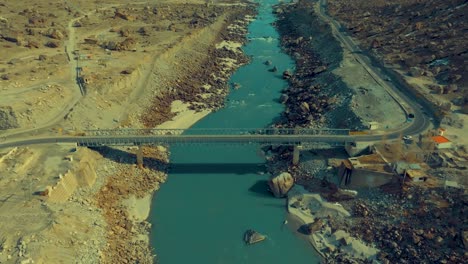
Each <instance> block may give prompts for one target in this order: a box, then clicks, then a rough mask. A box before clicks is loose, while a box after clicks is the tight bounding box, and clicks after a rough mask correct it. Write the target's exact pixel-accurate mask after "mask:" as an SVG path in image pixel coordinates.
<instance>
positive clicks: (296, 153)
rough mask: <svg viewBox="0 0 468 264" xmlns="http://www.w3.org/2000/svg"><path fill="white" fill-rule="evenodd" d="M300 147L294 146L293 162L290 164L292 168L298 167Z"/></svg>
mask: <svg viewBox="0 0 468 264" xmlns="http://www.w3.org/2000/svg"><path fill="white" fill-rule="evenodd" d="M301 150H302V146H301V145H294V150H293V160H292V164H293V165H294V166H297V165H299V156H300V154H301Z"/></svg>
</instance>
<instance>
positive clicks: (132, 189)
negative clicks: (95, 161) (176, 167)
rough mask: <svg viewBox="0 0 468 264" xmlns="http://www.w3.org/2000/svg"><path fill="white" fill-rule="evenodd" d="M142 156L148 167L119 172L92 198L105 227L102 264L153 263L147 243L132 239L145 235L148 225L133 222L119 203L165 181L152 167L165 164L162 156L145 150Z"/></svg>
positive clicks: (148, 191) (159, 153)
mask: <svg viewBox="0 0 468 264" xmlns="http://www.w3.org/2000/svg"><path fill="white" fill-rule="evenodd" d="M143 153H144V156H145V158H146V159H147V160H146V162H147V164H149V165H150V168H143V169H139V168H137V167H136V166H133V167H130V168H127V169H126V170H121V171H119V172H118V173H117V174H115V175H113V176H111V177H109V178H108V179H107V183H106V184H105V185H104V186H103V187H102V188H101V189H100V191H99V192H98V193H97V194H96V196H95V201H96V204H97V206H98V207H99V208H101V209H102V211H103V214H104V217H105V219H106V222H107V225H108V233H107V247H106V248H105V249H104V250H103V255H102V263H135V262H138V263H153V257H152V252H151V248H150V247H149V245H148V243H147V241H144V240H138V239H136V238H135V234H142V233H143V234H144V233H148V232H149V228H150V224H149V223H148V222H146V221H143V222H141V223H135V222H134V221H132V220H131V219H130V217H129V214H128V212H127V209H126V207H125V206H124V205H123V204H122V201H123V200H124V199H126V198H129V197H130V196H131V195H134V196H136V197H137V198H142V197H144V196H145V195H147V194H148V193H152V192H153V191H154V190H157V189H158V188H159V185H160V184H161V183H162V182H164V181H165V179H166V175H165V174H164V172H163V171H160V170H159V169H158V168H157V167H156V166H152V165H154V164H164V163H166V162H167V156H166V155H165V153H162V152H160V151H158V150H156V149H154V148H146V147H145V148H144V149H143ZM148 159H150V160H151V161H149V160H148ZM159 167H160V166H159Z"/></svg>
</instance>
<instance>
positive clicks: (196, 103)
mask: <svg viewBox="0 0 468 264" xmlns="http://www.w3.org/2000/svg"><path fill="white" fill-rule="evenodd" d="M226 8H230V9H231V11H230V12H229V13H228V14H227V16H226V17H225V18H224V22H223V24H222V26H221V27H222V28H220V29H217V30H218V31H219V32H220V34H218V35H216V36H215V37H214V38H215V40H214V41H213V42H211V43H201V44H200V45H207V46H206V49H207V51H204V52H206V55H204V56H198V54H193V55H190V54H185V55H188V56H193V58H192V60H190V58H189V60H188V61H185V63H184V64H178V63H177V64H178V65H177V67H175V66H174V69H173V70H174V72H177V73H178V74H177V77H176V78H173V79H172V80H168V82H167V83H166V84H165V86H166V87H167V88H168V89H167V90H165V91H163V92H162V93H160V94H158V95H156V96H155V98H154V99H153V100H152V102H151V103H150V105H149V106H148V107H147V110H146V112H145V113H144V114H142V115H141V118H140V119H141V122H142V123H143V124H144V125H145V126H146V127H150V128H152V127H155V126H157V125H159V124H162V123H163V122H165V121H167V120H170V119H171V118H173V117H174V116H175V113H172V112H171V104H172V102H173V101H176V100H180V101H182V102H183V103H187V104H189V109H190V110H195V111H197V112H199V111H203V110H209V111H214V110H217V109H219V108H221V107H223V106H224V98H225V97H226V95H227V94H228V92H229V85H228V83H227V81H228V79H229V76H230V75H231V74H232V73H233V72H234V71H235V70H236V69H237V68H239V67H240V66H242V65H243V64H246V63H248V61H249V58H248V57H246V56H245V55H244V54H243V52H242V50H241V49H240V47H241V46H242V45H243V44H244V43H245V42H246V41H247V39H246V36H245V35H246V33H247V26H248V24H249V22H250V21H251V20H252V19H253V18H254V15H255V14H256V10H255V5H254V4H251V3H249V4H244V5H233V6H230V7H226ZM204 30H210V29H209V28H208V29H204ZM198 33H199V34H204V33H206V34H212V33H211V32H198ZM196 34H197V33H194V34H193V37H196V36H195V35H196ZM191 37H192V36H191ZM194 44H195V45H196V43H194ZM183 49H184V47H175V48H174V51H172V50H169V51H168V53H175V54H177V53H180V52H182V51H181V50H183ZM188 53H190V52H188ZM172 55H173V54H169V55H166V56H167V57H170V56H172ZM174 56H176V57H178V56H177V55H174ZM184 60H187V58H185V59H184Z"/></svg>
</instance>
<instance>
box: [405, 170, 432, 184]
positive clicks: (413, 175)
mask: <svg viewBox="0 0 468 264" xmlns="http://www.w3.org/2000/svg"><path fill="white" fill-rule="evenodd" d="M406 176H407V178H408V179H410V180H411V181H414V182H421V181H426V180H427V178H428V176H427V174H426V173H425V172H424V171H423V170H411V169H409V170H407V171H406Z"/></svg>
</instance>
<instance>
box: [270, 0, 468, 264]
mask: <svg viewBox="0 0 468 264" xmlns="http://www.w3.org/2000/svg"><path fill="white" fill-rule="evenodd" d="M318 10H319V5H318V1H305V0H302V1H299V2H298V3H296V4H284V5H279V6H277V8H276V10H275V12H276V14H277V15H278V22H277V27H278V29H279V31H280V33H281V34H282V38H283V39H282V40H283V41H282V46H283V47H284V49H285V50H286V51H287V52H288V53H289V54H291V55H292V56H293V57H294V58H295V60H296V72H294V73H292V74H291V75H290V76H291V77H290V78H289V81H290V86H289V88H288V89H286V90H285V92H284V95H283V97H282V101H283V102H284V103H285V105H286V107H287V109H286V111H285V113H284V115H283V117H284V118H283V120H281V122H279V123H278V124H276V125H277V126H287V127H295V126H298V125H299V126H303V127H320V126H325V127H332V128H335V127H336V128H350V129H365V128H368V127H369V124H370V123H371V122H375V123H376V124H377V125H378V126H379V127H380V128H382V129H392V128H395V127H398V126H401V125H402V124H403V123H402V122H404V120H403V118H402V117H403V115H402V110H403V109H402V107H401V105H399V104H397V103H396V102H395V101H394V100H392V99H390V98H389V97H388V96H389V94H386V93H382V91H383V89H380V88H379V87H377V89H376V88H375V87H371V86H373V85H375V86H378V82H374V81H372V80H371V78H370V77H372V74H371V75H369V72H367V69H365V66H364V65H361V66H360V65H359V64H358V63H356V61H354V62H353V56H354V55H353V53H352V52H349V50H346V47H345V45H344V44H343V45H342V44H340V43H339V42H338V41H337V40H336V39H334V37H333V34H336V32H334V31H333V32H332V30H331V28H330V27H329V26H328V25H327V24H325V23H323V22H322V21H321V20H320V19H318V17H317V15H316V14H317V13H316V12H318ZM332 33H333V34H332ZM359 67H360V68H359ZM366 72H367V73H366ZM379 89H380V90H379ZM332 98H334V100H330V99H332ZM312 112H313V113H312ZM403 112H404V111H403ZM391 115H394V116H391ZM391 122H393V125H392V124H390V123H391ZM269 151H271V154H272V155H271V156H270V160H269V170H270V171H271V172H272V174H276V173H277V172H278V171H280V172H283V171H288V172H290V173H291V174H292V175H293V176H294V177H295V180H296V184H299V185H302V186H304V187H305V188H306V189H307V190H308V191H310V192H313V193H317V194H320V195H321V197H323V198H325V199H327V200H329V201H333V202H340V204H342V205H343V208H345V209H346V210H347V211H348V212H351V216H350V217H346V218H341V219H338V220H337V219H335V218H332V219H329V218H327V217H317V218H319V219H312V218H311V217H312V215H314V216H315V214H313V213H312V214H311V211H313V208H314V205H311V204H310V200H308V198H307V197H301V199H302V200H307V203H304V204H302V205H301V204H298V206H299V207H298V208H301V209H299V210H290V212H291V213H292V214H294V215H295V216H302V218H303V223H304V224H307V227H308V228H310V230H309V231H311V233H313V234H314V236H315V238H316V240H315V239H314V241H313V243H311V244H312V245H313V246H314V248H315V249H316V250H317V251H320V252H322V253H324V256H325V258H326V261H327V262H328V263H355V261H354V260H353V259H359V256H357V258H356V256H355V255H353V250H354V249H353V248H350V247H348V245H354V243H358V244H367V245H374V247H375V248H378V249H379V250H380V251H379V252H378V253H377V252H375V251H372V254H371V255H367V256H368V260H369V261H370V260H371V259H377V260H378V261H380V262H382V263H393V262H402V261H405V263H419V262H424V261H425V262H428V261H429V262H430V261H434V260H440V262H441V263H451V262H453V263H458V262H459V261H461V259H462V258H463V256H464V255H463V248H464V244H463V243H462V241H467V240H466V234H465V233H464V226H465V225H466V223H465V222H466V221H464V220H462V219H463V217H461V215H462V214H463V204H464V203H465V200H466V195H462V194H461V193H462V192H463V191H460V190H446V189H442V188H436V187H427V186H421V185H418V184H417V183H413V182H412V183H404V184H401V183H400V182H397V181H395V182H391V183H389V184H386V185H384V186H382V187H381V188H362V189H359V193H358V194H357V195H356V196H354V198H350V197H340V198H338V197H337V195H336V194H337V193H339V192H340V189H339V188H338V187H337V184H336V182H335V183H333V182H332V181H333V179H335V175H333V174H332V173H335V172H336V171H334V170H333V168H332V167H336V164H335V163H334V164H335V165H333V164H331V162H330V158H331V157H333V158H336V156H338V155H340V156H343V158H346V157H347V156H344V155H343V154H342V153H340V151H338V150H333V151H326V150H314V151H313V152H307V154H306V153H305V152H306V151H304V152H303V153H302V154H301V164H299V166H291V165H290V161H291V159H292V149H291V148H288V147H279V148H272V149H269ZM338 164H339V163H338ZM442 197H446V198H442ZM314 199H315V198H314ZM320 199H322V198H320ZM297 201H298V199H296V201H295V202H297ZM293 203H294V202H293ZM293 203H292V204H291V207H293V206H292V205H293ZM429 204H430V205H429ZM449 204H450V205H449ZM421 208H424V209H421ZM304 211H306V214H305V216H304ZM447 218H451V219H454V221H453V222H451V223H450V225H449V227H447V224H446V223H444V222H443V220H442V221H441V220H439V219H447ZM455 219H456V220H455ZM319 220H320V221H319ZM330 220H332V221H330ZM327 222H328V226H327V225H326V224H325V223H327ZM329 228H331V230H333V232H328V229H329ZM338 230H343V231H346V233H347V234H348V235H349V239H348V238H345V237H343V233H342V232H340V233H338V234H336V233H337V231H338ZM327 232H328V233H327ZM322 233H325V234H327V235H326V236H321V234H322ZM307 235H308V234H307ZM329 235H330V236H329ZM348 235H346V237H348ZM333 236H335V238H333ZM337 237H340V239H336V238H337ZM462 237H463V239H461V238H462ZM331 238H333V239H334V240H332V242H333V241H336V240H340V242H339V243H338V244H335V245H333V246H334V247H329V245H328V244H330V243H329V242H330V239H331ZM321 245H322V246H321ZM337 245H339V246H338V247H337ZM358 248H362V247H361V246H359V247H358ZM343 254H344V255H346V257H345V258H343ZM358 255H360V253H358ZM364 255H366V254H364ZM356 261H358V262H362V261H364V260H362V259H361V260H356Z"/></svg>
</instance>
